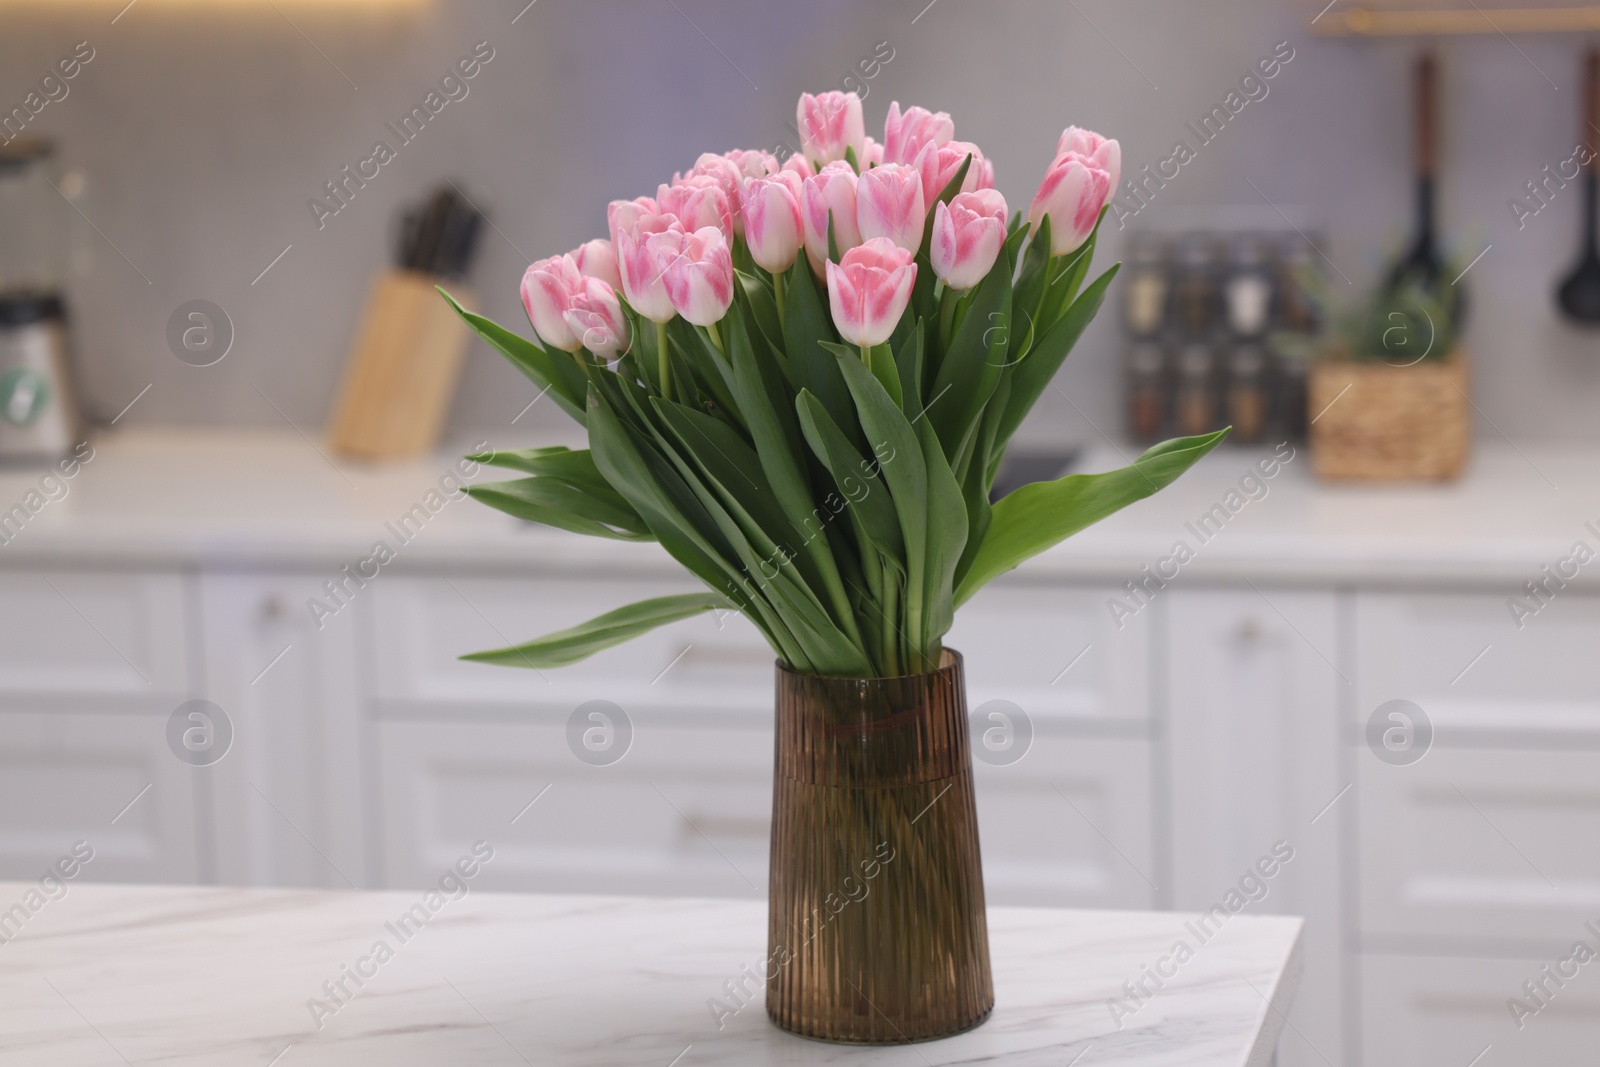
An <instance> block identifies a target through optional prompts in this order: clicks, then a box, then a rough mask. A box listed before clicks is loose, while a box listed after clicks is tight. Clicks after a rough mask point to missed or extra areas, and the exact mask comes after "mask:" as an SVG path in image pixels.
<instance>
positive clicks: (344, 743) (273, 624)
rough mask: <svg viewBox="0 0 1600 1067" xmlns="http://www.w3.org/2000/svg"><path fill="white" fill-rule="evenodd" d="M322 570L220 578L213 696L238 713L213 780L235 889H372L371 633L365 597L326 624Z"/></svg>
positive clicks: (218, 861) (212, 638) (205, 616)
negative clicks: (367, 637) (367, 698)
mask: <svg viewBox="0 0 1600 1067" xmlns="http://www.w3.org/2000/svg"><path fill="white" fill-rule="evenodd" d="M323 580H325V579H323V578H322V577H321V576H320V575H317V574H314V573H309V572H308V573H292V574H284V575H272V574H248V573H243V574H235V573H227V572H219V573H208V574H206V575H205V576H204V577H203V579H202V582H201V605H200V622H201V630H202V631H203V633H204V635H205V637H204V649H205V666H206V669H205V687H204V696H205V698H206V699H208V700H210V701H212V702H213V703H215V704H216V705H217V706H218V707H220V708H221V709H222V710H223V712H224V713H225V714H226V715H227V716H228V719H229V721H230V722H231V724H232V729H233V743H232V747H231V749H230V751H229V752H228V753H227V755H226V756H224V757H223V758H222V759H221V760H219V761H218V762H216V763H214V764H211V765H209V766H205V767H199V768H196V772H195V773H196V774H198V775H203V776H205V777H206V778H207V780H208V782H209V787H210V789H211V796H212V804H211V810H210V812H209V816H210V821H209V823H208V829H209V832H210V835H211V837H212V840H213V841H214V846H213V851H214V856H215V860H214V868H215V876H216V878H217V879H218V880H219V881H221V882H222V883H224V884H228V885H289V886H321V887H328V888H338V887H345V888H349V887H351V886H356V887H360V888H363V889H365V888H370V887H372V885H373V884H374V883H373V878H374V876H375V873H376V872H375V871H373V870H370V869H369V868H368V856H367V852H368V849H367V840H366V809H367V807H368V803H369V800H368V798H367V797H366V795H365V793H364V785H365V778H366V757H365V754H364V753H365V749H366V747H367V742H366V740H365V735H366V733H367V731H368V726H367V724H366V722H365V718H364V710H365V709H364V705H363V689H362V680H361V676H360V675H361V672H360V669H359V665H360V663H361V660H362V651H363V650H362V649H361V647H360V641H359V637H360V631H361V628H362V627H363V626H364V625H366V624H367V620H366V619H365V618H364V613H365V612H367V611H368V605H367V604H366V603H365V602H363V601H361V600H355V601H353V602H352V604H351V605H350V606H349V607H348V608H346V609H344V610H342V611H340V612H339V613H338V614H337V615H334V616H332V617H328V618H324V619H322V620H321V621H322V625H321V626H320V627H318V626H317V625H316V623H315V622H314V621H313V616H312V614H311V612H310V611H309V610H308V609H307V607H306V604H305V602H306V599H307V598H308V597H309V596H311V595H312V594H313V593H315V592H317V590H318V586H319V585H320V583H321V582H322V581H323Z"/></svg>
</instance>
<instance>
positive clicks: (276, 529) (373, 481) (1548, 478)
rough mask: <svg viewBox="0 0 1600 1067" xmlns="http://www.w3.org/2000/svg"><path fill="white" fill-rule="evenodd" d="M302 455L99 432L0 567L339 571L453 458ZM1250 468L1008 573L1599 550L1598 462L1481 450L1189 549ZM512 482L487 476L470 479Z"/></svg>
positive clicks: (1091, 459)
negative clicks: (1418, 482) (1175, 559)
mask: <svg viewBox="0 0 1600 1067" xmlns="http://www.w3.org/2000/svg"><path fill="white" fill-rule="evenodd" d="M313 440H314V439H310V438H306V437H302V436H301V435H299V434H298V433H296V432H293V431H290V430H287V429H285V430H283V431H281V432H277V431H233V432H230V431H219V430H179V429H134V430H128V431H120V432H113V433H107V434H102V435H100V436H98V437H96V438H95V439H94V441H93V444H94V448H95V457H94V459H93V460H92V461H91V462H90V463H89V464H87V465H86V466H84V467H83V469H82V470H81V471H80V472H79V473H78V475H77V476H76V477H75V478H73V479H72V480H70V481H69V482H67V483H66V485H67V495H66V496H65V497H62V498H61V499H58V500H55V501H51V502H48V503H45V504H44V506H43V507H42V508H41V509H40V510H39V512H38V514H36V515H34V516H33V517H32V518H31V519H30V520H29V522H28V523H27V524H26V525H25V526H24V528H23V529H22V530H21V532H20V533H18V534H16V535H15V536H14V537H12V538H11V540H10V542H9V543H6V544H0V567H3V566H8V565H24V566H26V565H34V564H39V563H50V564H54V565H83V564H104V563H139V564H160V565H191V564H202V565H239V566H260V565H268V566H293V565H297V564H308V565H317V566H320V565H322V564H324V563H326V562H330V561H331V562H335V563H336V564H337V563H341V562H349V561H351V560H354V559H358V558H360V557H361V556H364V555H366V554H368V553H369V552H370V550H371V547H372V545H373V543H374V542H375V541H376V540H378V539H380V538H382V539H385V540H389V541H391V543H392V542H393V536H392V534H390V533H389V532H388V530H387V529H386V527H385V523H388V522H393V521H395V520H397V519H398V518H399V516H400V515H402V514H403V513H405V512H406V511H408V510H409V509H410V508H412V507H413V505H416V504H419V503H422V502H423V501H424V497H425V495H426V494H427V493H428V491H429V490H430V489H431V488H434V487H435V486H436V485H437V483H438V481H439V479H440V477H441V476H443V475H445V474H446V473H448V472H449V471H450V468H451V466H452V464H453V463H454V462H455V460H456V458H457V457H458V456H459V454H460V452H459V450H457V451H451V452H448V453H442V454H440V455H438V456H435V457H431V458H428V459H424V460H416V461H405V462H400V463H395V464H389V465H382V466H373V465H366V464H360V463H356V462H353V461H349V460H344V459H337V460H335V459H329V458H328V457H327V456H325V455H324V454H323V453H322V452H321V451H319V450H320V449H321V448H322V446H321V444H320V442H317V443H315V444H314V443H313ZM494 443H495V445H496V446H498V447H526V446H530V445H533V444H539V443H548V442H535V441H529V440H525V439H522V438H512V437H508V438H507V439H506V440H504V441H496V442H494ZM1137 451H1138V450H1137V449H1136V448H1134V447H1133V446H1124V445H1111V444H1103V445H1102V446H1100V447H1098V448H1096V449H1093V450H1091V451H1090V453H1089V454H1087V455H1086V456H1085V457H1084V459H1083V460H1082V461H1081V462H1080V464H1079V465H1078V467H1077V468H1076V469H1077V470H1089V471H1093V470H1105V469H1109V468H1111V467H1114V466H1120V465H1122V463H1123V462H1124V461H1125V459H1124V457H1126V458H1127V459H1131V458H1132V457H1133V456H1135V455H1136V454H1137ZM1267 451H1268V450H1266V449H1262V450H1256V449H1249V448H1234V447H1227V446H1225V447H1224V448H1222V449H1220V450H1218V451H1217V452H1216V453H1213V454H1212V455H1211V456H1208V457H1207V458H1206V459H1205V460H1203V461H1202V462H1201V463H1200V464H1198V465H1197V466H1196V467H1195V469H1194V470H1192V471H1190V472H1189V473H1188V474H1187V475H1185V476H1184V477H1183V478H1181V479H1179V480H1178V482H1177V483H1176V484H1175V485H1173V486H1171V487H1170V488H1168V489H1167V490H1165V491H1163V492H1162V493H1160V494H1158V495H1157V496H1155V497H1153V498H1151V499H1149V500H1146V501H1141V502H1139V503H1137V504H1134V505H1133V506H1131V507H1130V508H1128V509H1126V510H1125V511H1123V512H1121V513H1119V514H1117V515H1115V516H1113V517H1112V518H1110V519H1108V520H1106V521H1105V522H1103V523H1101V524H1099V525H1097V526H1095V527H1091V528H1090V529H1089V530H1087V531H1085V532H1083V533H1081V534H1079V535H1078V536H1076V537H1073V538H1071V539H1070V540H1068V541H1067V542H1066V543H1065V544H1063V545H1061V546H1058V547H1057V548H1055V549H1054V550H1052V551H1050V552H1048V553H1046V554H1045V555H1043V556H1041V557H1039V558H1037V559H1035V560H1034V561H1032V562H1030V563H1029V564H1027V565H1026V566H1027V568H1028V570H1029V571H1030V572H1031V573H1032V574H1033V575H1036V576H1045V575H1050V576H1055V577H1059V578H1066V579H1071V578H1096V579H1101V578H1112V579H1114V580H1117V581H1122V580H1126V579H1128V578H1130V577H1133V576H1134V575H1135V574H1136V573H1137V572H1138V570H1139V568H1140V567H1142V566H1143V565H1145V564H1147V563H1148V564H1155V563H1156V562H1157V561H1158V560H1159V559H1161V558H1162V557H1164V556H1167V555H1168V554H1169V553H1170V552H1172V550H1173V546H1174V544H1175V543H1176V542H1177V541H1179V540H1180V539H1182V540H1184V541H1186V542H1188V543H1189V545H1190V546H1191V548H1193V549H1194V550H1195V559H1194V561H1193V562H1192V563H1190V564H1189V565H1188V566H1187V567H1185V568H1184V572H1183V573H1184V574H1185V576H1186V579H1187V578H1189V577H1201V578H1211V579H1238V578H1241V577H1248V578H1251V579H1252V580H1255V579H1260V580H1265V581H1290V582H1330V581H1331V582H1340V581H1358V582H1359V581H1370V582H1378V583H1405V584H1426V583H1441V584H1486V583H1497V587H1503V585H1504V583H1506V582H1512V583H1515V584H1517V585H1520V583H1521V582H1522V581H1524V580H1526V579H1528V578H1531V577H1535V576H1537V574H1538V571H1539V568H1540V566H1541V565H1542V564H1544V563H1547V562H1554V561H1555V559H1557V558H1558V557H1559V556H1562V555H1565V554H1566V553H1567V552H1568V551H1570V549H1571V547H1572V544H1573V542H1574V541H1576V540H1578V539H1580V538H1582V539H1584V540H1586V541H1588V542H1589V543H1590V545H1591V547H1600V534H1597V533H1593V532H1590V531H1589V530H1587V529H1586V528H1585V525H1584V524H1585V523H1586V522H1589V521H1593V522H1594V523H1595V525H1596V528H1597V529H1600V462H1597V461H1600V450H1595V449H1594V448H1592V447H1590V446H1555V445H1533V444H1528V445H1522V446H1520V447H1518V446H1513V445H1510V444H1507V443H1503V442H1502V443H1498V444H1497V443H1495V442H1492V441H1491V442H1486V443H1483V444H1481V446H1480V448H1479V450H1478V452H1477V454H1476V455H1475V456H1474V460H1473V463H1472V465H1471V467H1470V468H1469V471H1468V474H1467V476H1466V477H1465V478H1464V479H1463V480H1461V481H1460V482H1457V483H1454V484H1451V485H1443V486H1391V487H1359V486H1330V485H1324V484H1319V483H1317V482H1316V481H1314V480H1313V479H1312V478H1311V475H1310V469H1309V467H1310V465H1309V462H1308V457H1307V455H1306V453H1305V450H1304V448H1303V447H1302V448H1301V449H1300V451H1299V453H1298V454H1297V455H1296V456H1295V458H1294V459H1293V460H1292V461H1291V462H1290V463H1288V464H1287V465H1286V466H1284V467H1283V469H1282V470H1281V471H1279V472H1278V473H1277V474H1276V476H1275V477H1273V478H1271V479H1268V480H1265V481H1264V485H1265V487H1266V495H1265V496H1264V497H1261V498H1260V499H1257V500H1253V501H1250V502H1248V503H1245V504H1244V505H1243V506H1242V507H1241V508H1240V509H1239V510H1238V511H1237V513H1236V514H1233V515H1232V516H1231V517H1230V518H1229V519H1228V521H1227V523H1226V525H1225V526H1224V528H1223V529H1222V530H1221V532H1220V533H1216V534H1215V535H1214V536H1213V537H1211V538H1210V539H1209V540H1206V541H1204V542H1202V540H1201V539H1200V538H1199V537H1198V536H1197V535H1196V533H1195V532H1194V530H1193V529H1192V527H1191V525H1190V524H1193V523H1195V522H1196V520H1198V518H1199V517H1200V516H1201V515H1202V514H1203V513H1205V512H1207V511H1208V510H1209V509H1211V508H1212V507H1213V506H1214V505H1217V504H1221V503H1225V499H1226V494H1227V493H1228V491H1229V490H1230V489H1231V488H1234V487H1236V486H1237V485H1238V483H1239V480H1240V478H1241V477H1243V476H1245V475H1246V474H1247V473H1248V472H1249V471H1250V468H1251V465H1252V464H1253V463H1254V462H1255V461H1256V460H1257V459H1258V458H1259V457H1261V456H1263V455H1265V454H1267ZM1119 452H1121V453H1122V455H1119V454H1118V453H1119ZM39 475H40V472H39V471H30V470H25V469H17V468H11V469H7V470H4V471H0V511H4V510H6V509H9V508H10V507H11V506H12V504H14V503H18V502H21V501H22V500H23V499H24V496H25V494H26V493H27V492H28V491H29V490H30V489H33V488H36V487H37V485H38V481H39ZM515 476H516V475H515V473H514V472H498V471H492V470H488V469H485V470H483V471H481V472H480V473H479V474H478V476H477V477H478V480H484V479H494V478H500V477H515ZM1256 493H1257V494H1258V495H1259V493H1260V490H1259V489H1258V490H1256ZM35 499H36V500H37V499H39V498H35ZM1243 499H1244V497H1243V495H1242V494H1241V495H1240V496H1236V497H1235V498H1234V500H1235V501H1239V500H1243ZM401 557H402V558H401V560H400V561H399V562H400V563H401V565H402V566H405V567H411V566H416V565H422V566H468V567H485V568H499V569H505V568H522V569H529V570H561V571H564V572H569V573H573V572H581V571H586V570H588V571H602V570H603V571H605V572H607V573H617V572H619V571H638V570H655V571H659V570H665V569H673V568H675V566H676V565H675V564H673V563H672V562H671V561H670V560H669V559H667V557H666V555H665V554H664V553H663V552H661V550H660V549H659V548H658V547H657V546H655V545H638V544H629V543H623V542H614V541H605V540H600V539H596V538H587V537H581V536H578V535H575V534H568V533H565V532H562V531H554V530H548V529H544V528H539V527H534V526H531V525H529V524H526V523H519V522H517V521H515V520H513V519H511V518H509V517H507V516H505V515H502V514H500V513H499V512H496V511H493V510H491V509H489V508H487V507H484V506H482V505H479V504H477V503H475V502H473V501H470V500H467V499H465V498H458V499H456V500H455V501H453V502H451V503H449V504H447V505H445V506H444V507H443V508H442V509H441V510H440V511H439V512H438V513H437V514H436V515H433V516H432V517H431V518H430V520H429V522H428V523H427V525H426V528H425V529H424V530H423V531H422V533H420V534H419V535H418V536H417V537H416V539H415V540H414V541H412V542H411V543H410V544H409V545H407V546H406V550H405V551H404V552H403V553H401Z"/></svg>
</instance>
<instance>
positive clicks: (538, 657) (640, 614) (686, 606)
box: [461, 591, 733, 670]
mask: <svg viewBox="0 0 1600 1067" xmlns="http://www.w3.org/2000/svg"><path fill="white" fill-rule="evenodd" d="M731 607H733V605H732V604H731V603H730V602H729V601H728V600H727V598H725V597H721V596H718V595H717V594H715V593H712V592H709V591H707V592H701V593H684V594H681V595H679V596H663V597H656V598H654V599H652V600H641V601H639V602H638V603H637V604H629V605H628V606H627V607H622V608H618V609H616V610H615V611H608V612H606V613H605V614H604V615H601V616H599V617H597V618H593V619H590V620H589V621H588V622H585V623H581V624H579V625H577V626H574V627H572V628H571V629H568V630H560V631H557V632H556V633H553V634H547V635H545V636H544V637H541V638H539V639H538V640H535V641H529V642H528V643H527V644H525V645H516V646H515V647H512V648H497V649H494V650H493V651H490V652H473V653H470V654H469V655H465V656H462V657H461V658H462V659H464V660H471V661H472V662H474V663H493V664H496V665H498V666H501V667H531V668H533V669H535V670H545V669H550V668H554V667H565V666H567V665H568V664H571V663H577V662H578V661H579V660H583V659H588V658H589V657H590V656H592V655H594V654H595V653H596V652H599V651H600V650H601V649H606V648H610V647H612V646H613V645H620V644H622V643H623V642H624V641H630V640H632V639H633V638H635V637H638V636H639V635H640V634H642V633H646V632H648V631H650V630H654V629H655V628H656V627H658V626H666V625H667V624H668V623H674V622H679V621H681V620H683V619H688V618H692V617H693V616H695V615H700V614H703V613H705V612H707V611H717V610H721V609H727V608H731Z"/></svg>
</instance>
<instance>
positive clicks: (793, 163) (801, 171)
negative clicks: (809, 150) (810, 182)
mask: <svg viewBox="0 0 1600 1067" xmlns="http://www.w3.org/2000/svg"><path fill="white" fill-rule="evenodd" d="M779 169H780V170H786V171H790V172H792V173H794V174H798V175H799V176H800V177H801V179H802V180H803V179H805V178H809V177H811V176H812V175H813V174H815V173H816V172H817V170H816V168H815V167H813V166H812V165H811V161H810V160H808V159H806V157H805V156H802V155H801V154H800V153H799V152H796V153H795V154H794V155H792V156H790V157H789V158H788V159H786V160H784V163H783V166H782V167H780V168H779Z"/></svg>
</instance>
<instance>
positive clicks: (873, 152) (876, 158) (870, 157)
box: [856, 137, 883, 174]
mask: <svg viewBox="0 0 1600 1067" xmlns="http://www.w3.org/2000/svg"><path fill="white" fill-rule="evenodd" d="M856 162H857V163H859V164H860V165H861V173H862V174H865V173H866V172H867V170H868V168H870V167H877V166H881V165H882V164H883V145H881V144H879V143H878V142H877V141H874V140H873V139H872V138H870V137H864V138H862V141H861V158H860V159H858V160H856Z"/></svg>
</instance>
